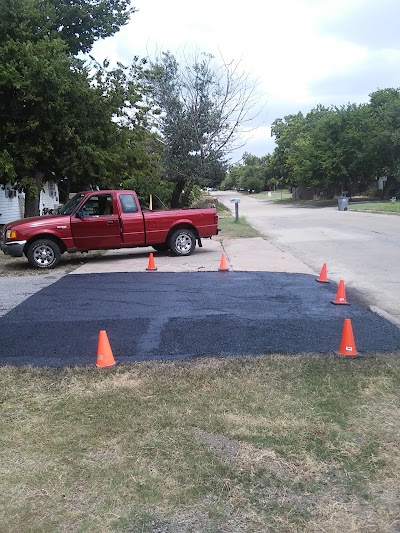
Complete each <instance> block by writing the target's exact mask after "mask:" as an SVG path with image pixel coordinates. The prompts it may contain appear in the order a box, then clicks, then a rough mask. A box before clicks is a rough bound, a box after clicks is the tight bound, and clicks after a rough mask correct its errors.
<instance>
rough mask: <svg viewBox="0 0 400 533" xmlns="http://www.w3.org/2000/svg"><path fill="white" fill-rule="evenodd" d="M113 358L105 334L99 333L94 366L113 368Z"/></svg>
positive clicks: (103, 332)
mask: <svg viewBox="0 0 400 533" xmlns="http://www.w3.org/2000/svg"><path fill="white" fill-rule="evenodd" d="M114 365H115V361H114V356H113V353H112V350H111V346H110V343H109V341H108V337H107V333H106V332H105V331H104V330H102V331H100V332H99V343H98V346H97V361H96V366H97V367H99V368H104V367H107V366H114Z"/></svg>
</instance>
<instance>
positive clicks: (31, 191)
mask: <svg viewBox="0 0 400 533" xmlns="http://www.w3.org/2000/svg"><path fill="white" fill-rule="evenodd" d="M43 178H44V172H41V171H39V170H37V171H36V172H35V174H34V176H33V181H34V183H32V185H31V186H29V187H27V188H26V191H25V211H24V218H27V217H35V216H37V215H39V198H40V191H41V188H42V183H43Z"/></svg>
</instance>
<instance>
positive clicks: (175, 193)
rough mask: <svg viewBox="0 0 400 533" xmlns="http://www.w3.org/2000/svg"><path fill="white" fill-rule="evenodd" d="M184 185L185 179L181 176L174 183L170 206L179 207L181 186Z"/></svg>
mask: <svg viewBox="0 0 400 533" xmlns="http://www.w3.org/2000/svg"><path fill="white" fill-rule="evenodd" d="M184 186H185V180H184V179H183V178H181V179H179V180H178V181H177V182H176V184H175V188H174V190H173V193H172V196H171V207H172V208H176V207H180V206H181V204H180V202H179V199H180V197H181V194H182V191H183V187H184Z"/></svg>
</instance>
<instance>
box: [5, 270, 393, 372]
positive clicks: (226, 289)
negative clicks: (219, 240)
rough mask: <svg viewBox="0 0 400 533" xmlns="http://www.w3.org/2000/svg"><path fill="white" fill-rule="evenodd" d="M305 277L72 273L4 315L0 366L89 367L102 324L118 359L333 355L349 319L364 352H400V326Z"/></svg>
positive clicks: (294, 275)
mask: <svg viewBox="0 0 400 533" xmlns="http://www.w3.org/2000/svg"><path fill="white" fill-rule="evenodd" d="M314 278H315V276H313V275H310V274H303V273H301V274H293V273H292V274H288V273H279V272H218V271H217V272H190V273H182V272H178V273H172V272H165V273H164V272H154V273H147V272H128V273H104V274H77V275H68V276H65V277H62V278H61V279H59V280H58V281H55V282H54V283H52V284H51V285H49V286H47V287H44V288H42V289H41V290H39V291H38V292H36V293H35V294H33V295H32V296H30V297H29V298H28V299H26V300H25V301H23V302H22V303H20V304H19V305H17V306H16V307H15V308H14V309H12V310H10V311H9V312H8V313H6V314H4V315H3V316H2V317H1V318H0V346H1V355H0V364H13V365H22V364H31V365H38V366H64V365H75V364H82V365H91V364H94V363H95V359H96V350H97V339H98V332H99V331H100V330H103V329H104V330H106V331H107V334H108V337H109V340H110V344H111V347H112V350H113V353H114V356H115V358H116V361H117V362H126V361H143V360H171V359H188V358H191V357H197V356H223V357H225V356H230V355H259V354H269V353H277V352H278V353H289V354H299V353H304V352H307V353H316V354H328V353H332V352H335V351H336V350H337V349H338V347H339V343H340V339H341V332H342V326H343V319H344V318H351V320H352V325H353V331H354V336H355V341H356V346H357V349H358V351H359V352H360V353H363V354H368V353H371V352H375V351H378V352H384V351H396V350H400V329H399V328H397V327H396V326H394V325H392V324H391V323H389V322H388V321H386V320H384V319H383V318H381V317H379V316H377V315H375V314H374V313H372V312H371V311H370V310H369V309H368V308H366V307H365V306H364V305H362V304H361V303H358V302H357V301H356V300H354V299H353V298H352V294H351V293H349V292H348V294H347V297H348V301H349V302H351V306H334V305H332V304H331V303H330V300H332V299H334V296H335V292H336V285H335V284H331V285H324V284H319V283H317V282H316V281H315V279H314Z"/></svg>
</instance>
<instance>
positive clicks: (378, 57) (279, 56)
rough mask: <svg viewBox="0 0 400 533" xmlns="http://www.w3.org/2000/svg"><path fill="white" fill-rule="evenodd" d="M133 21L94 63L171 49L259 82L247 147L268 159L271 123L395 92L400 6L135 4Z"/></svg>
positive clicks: (391, 2) (215, 0) (352, 0)
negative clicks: (201, 55)
mask: <svg viewBox="0 0 400 533" xmlns="http://www.w3.org/2000/svg"><path fill="white" fill-rule="evenodd" d="M132 4H133V5H134V6H135V7H136V8H137V10H138V11H137V12H136V13H135V14H134V15H132V18H131V21H130V23H129V24H128V25H127V26H125V27H123V28H122V29H121V30H120V31H119V32H118V33H117V34H116V35H115V36H113V37H110V38H108V39H105V40H102V41H99V42H97V43H96V44H95V46H94V48H93V51H92V55H93V56H94V57H95V58H96V59H97V60H98V61H103V60H104V59H105V58H108V59H109V60H110V61H111V63H115V62H116V61H120V62H122V63H123V64H129V63H130V62H131V61H132V59H133V57H134V56H139V57H147V56H149V57H150V58H154V57H155V55H156V54H159V53H160V51H167V50H169V51H170V52H172V53H173V54H174V55H175V56H176V57H177V58H179V57H183V55H185V56H190V54H191V53H194V52H196V51H197V52H199V51H201V52H208V53H211V54H213V55H214V56H215V57H216V60H219V58H223V59H224V61H226V62H230V61H234V62H236V63H239V69H240V71H241V72H243V73H246V74H248V75H249V77H250V79H251V80H254V82H255V83H257V91H258V94H259V102H260V103H259V109H258V110H257V117H256V118H255V119H254V120H253V121H252V127H251V129H250V131H248V132H247V133H246V134H244V135H243V143H244V146H243V147H241V148H240V149H238V150H236V151H235V152H234V153H233V154H232V159H231V161H232V162H233V163H234V162H237V161H240V159H241V157H242V155H243V153H244V152H248V153H251V154H254V155H256V156H258V157H261V156H263V155H266V154H267V153H272V151H273V149H274V146H275V145H274V139H273V138H272V137H271V123H272V122H273V121H274V120H275V119H277V118H283V117H284V116H286V115H290V114H296V113H298V112H299V111H301V112H303V113H307V112H308V111H310V110H311V109H312V108H314V107H316V106H317V105H318V104H322V105H326V106H331V105H337V106H340V105H345V104H347V103H357V104H361V103H364V102H367V101H368V100H369V94H371V93H372V92H374V91H376V90H378V89H384V88H387V87H395V88H398V87H400V31H399V30H398V24H399V20H400V0H247V1H242V2H239V1H237V0H202V1H201V2H194V1H193V0H192V1H190V0H133V2H132Z"/></svg>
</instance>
